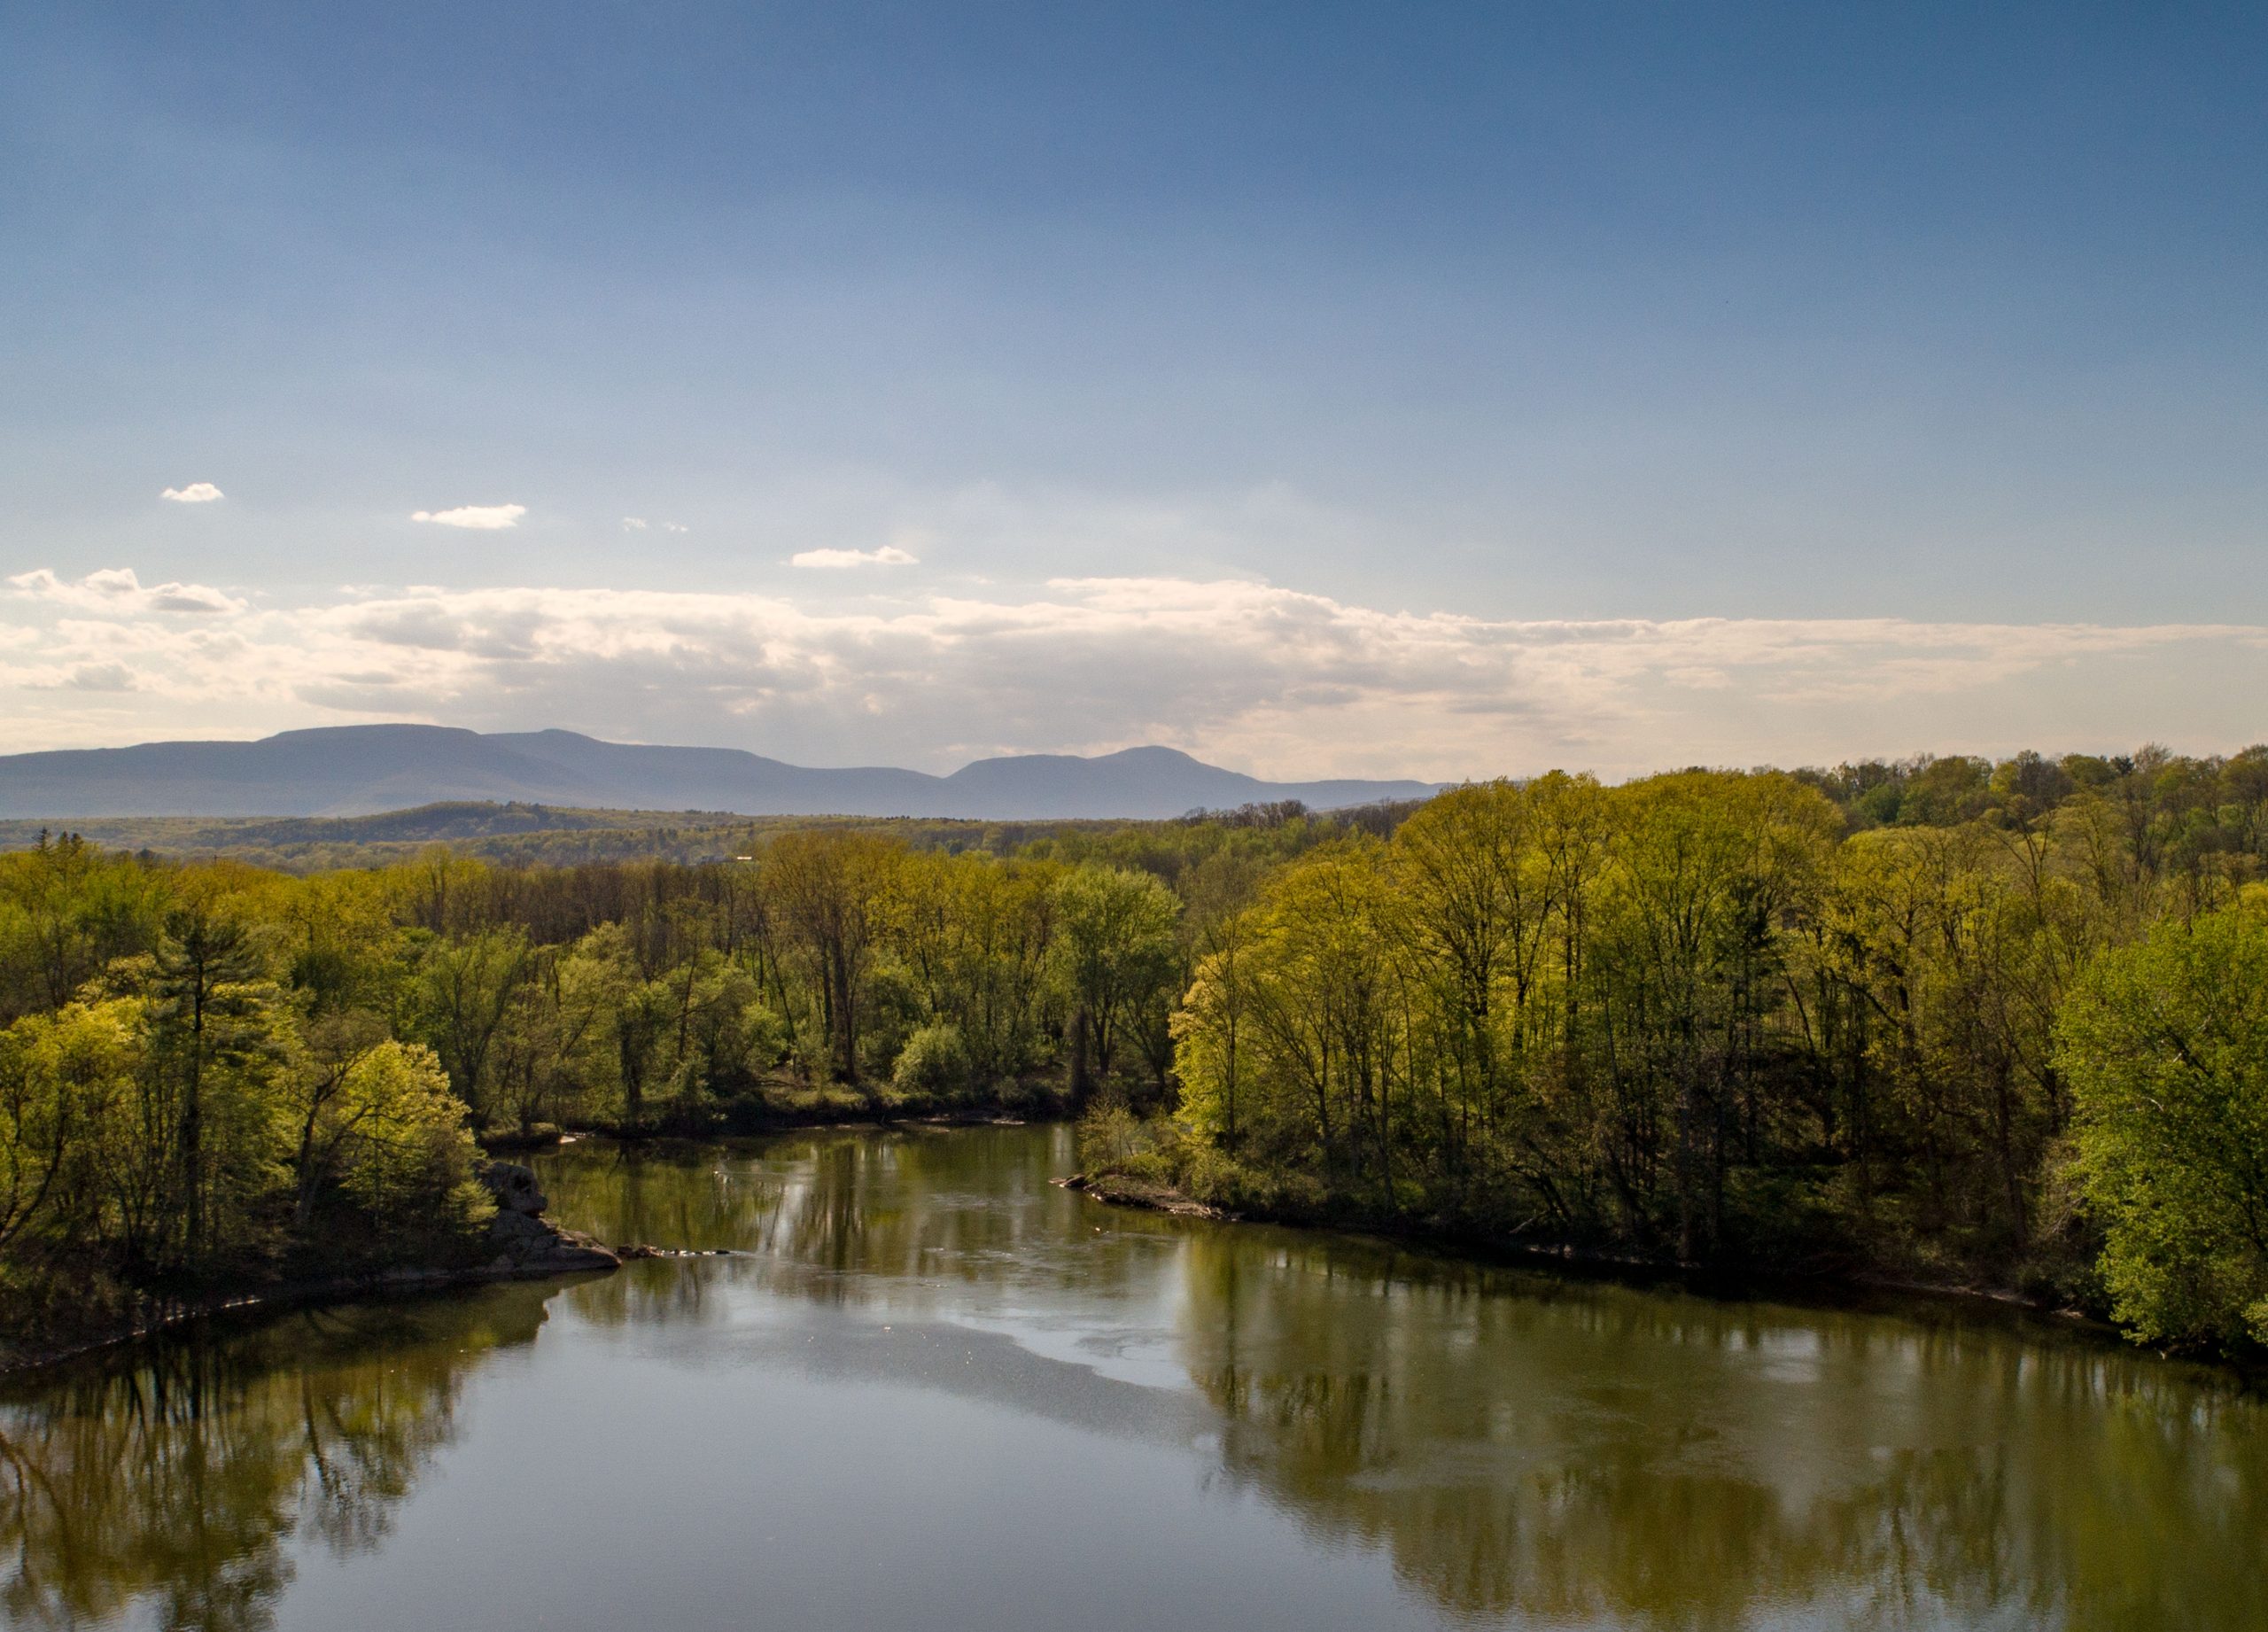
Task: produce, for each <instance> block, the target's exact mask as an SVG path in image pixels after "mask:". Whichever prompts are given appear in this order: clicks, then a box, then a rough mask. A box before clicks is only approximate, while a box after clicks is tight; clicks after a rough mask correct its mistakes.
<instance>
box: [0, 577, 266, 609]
mask: <svg viewBox="0 0 2268 1632" xmlns="http://www.w3.org/2000/svg"><path fill="white" fill-rule="evenodd" d="M8 584H9V587H11V588H12V589H14V590H15V591H16V593H17V595H19V596H21V597H24V598H26V599H29V600H35V601H50V602H60V603H62V604H64V605H66V606H74V607H82V608H86V609H88V610H97V611H112V612H186V613H189V614H191V615H193V616H200V617H205V616H217V615H222V614H227V613H233V612H241V611H243V610H245V602H242V601H239V600H237V598H236V597H235V596H233V595H224V594H223V593H221V591H220V590H218V589H214V588H213V587H211V586H210V585H206V584H180V583H168V584H157V585H153V586H150V587H144V585H143V583H142V580H141V579H139V578H137V577H136V575H135V571H134V569H133V568H132V567H103V568H100V569H98V570H97V571H92V572H89V573H88V574H87V576H86V577H84V578H82V579H77V580H76V581H71V580H66V579H61V578H58V577H57V576H56V574H55V573H54V572H52V571H49V570H48V569H47V568H45V567H40V568H38V569H36V570H35V571H30V572H19V573H17V574H16V575H15V576H14V577H12V578H11V579H9V580H8Z"/></svg>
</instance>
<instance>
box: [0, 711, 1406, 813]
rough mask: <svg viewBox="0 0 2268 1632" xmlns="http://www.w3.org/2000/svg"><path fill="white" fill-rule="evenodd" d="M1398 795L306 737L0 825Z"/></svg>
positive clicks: (1161, 760)
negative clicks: (465, 807) (495, 808)
mask: <svg viewBox="0 0 2268 1632" xmlns="http://www.w3.org/2000/svg"><path fill="white" fill-rule="evenodd" d="M1435 787H1436V784H1433V783H1431V782H1421V781H1410V780H1406V779H1402V780H1367V779H1360V778H1340V779H1327V780H1322V781H1301V782H1277V781H1263V780H1262V779H1261V778H1258V777H1254V776H1247V775H1246V774H1245V773H1242V772H1239V771H1230V770H1225V769H1223V768H1222V767H1221V766H1218V765H1208V764H1206V763H1205V762H1204V761H1202V760H1200V759H1196V758H1192V757H1191V756H1190V755H1188V754H1185V753H1183V752H1181V751H1180V750H1178V749H1171V748H1162V747H1156V746H1146V747H1140V748H1129V749H1122V750H1118V751H1117V752H1115V753H1111V754H1100V755H1096V756H1094V757H1092V758H1087V757H1084V756H1080V755H1075V754H1015V755H1005V756H1000V757H998V758H987V759H978V760H974V761H972V762H971V763H969V764H967V765H963V766H962V767H961V768H960V769H959V770H958V771H954V772H952V773H950V774H948V775H944V776H936V775H932V774H930V773H928V772H923V771H909V770H904V769H900V768H898V767H897V766H892V765H849V766H839V767H824V766H810V765H790V764H788V763H787V762H786V761H784V760H780V759H773V758H766V757H765V756H764V755H761V754H755V753H750V752H748V751H746V750H741V749H733V748H678V747H671V746H667V745H663V744H645V743H632V742H603V741H602V740H600V739H598V738H596V737H590V736H585V735H583V734H581V733H579V732H574V731H565V730H559V729H551V730H545V731H522V732H493V733H483V732H477V731H470V730H467V729H465V728H463V727H455V726H420V725H375V726H318V727H307V728H304V729H300V730H296V731H284V732H278V733H277V734H275V735H273V736H267V737H260V738H258V739H256V740H253V741H250V742H218V741H214V742H206V741H197V740H181V741H172V742H142V743H137V744H135V745H133V746H131V747H126V748H83V749H53V750H44V751H42V752H36V753H27V754H10V755H4V756H0V817H4V818H10V819H14V820H56V821H68V820H74V819H77V818H85V817H124V816H211V817H236V816H276V817H288V816H362V815H371V814H376V813H378V812H384V811H393V810H400V809H404V808H407V807H409V806H413V805H420V804H434V803H439V802H444V801H451V800H487V801H494V802H498V803H509V802H515V801H517V802H524V803H531V804H552V805H571V806H579V807H585V808H594V809H596V808H610V809H617V810H648V811H654V810H661V811H671V810H682V811H704V812H724V813H729V814H733V815H741V816H924V817H948V818H960V819H965V820H1019V819H1040V818H1050V817H1052V818H1061V819H1073V820H1076V819H1107V818H1130V819H1141V818H1152V819H1154V818H1161V817H1169V816H1178V815H1181V814H1183V813H1184V812H1187V811H1191V810H1199V809H1225V808H1231V807H1233V806H1236V805H1239V804H1262V803H1268V802H1271V801H1276V800H1283V799H1297V800H1299V801H1301V803H1302V804H1308V805H1309V806H1311V807H1312V808H1315V809H1317V810H1331V809H1337V808H1341V807H1344V806H1347V805H1350V804H1374V803H1377V802H1379V801H1381V800H1389V799H1412V798H1423V797H1426V796H1427V795H1429V794H1431V793H1432V792H1433V791H1434V790H1435Z"/></svg>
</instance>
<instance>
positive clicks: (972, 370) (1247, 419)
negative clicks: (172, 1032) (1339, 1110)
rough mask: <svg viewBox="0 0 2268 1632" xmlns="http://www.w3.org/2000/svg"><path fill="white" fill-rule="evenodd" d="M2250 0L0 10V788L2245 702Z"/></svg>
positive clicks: (1442, 742) (2037, 741) (1867, 735)
mask: <svg viewBox="0 0 2268 1632" xmlns="http://www.w3.org/2000/svg"><path fill="white" fill-rule="evenodd" d="M2264 68H2268V10H2264V9H2263V8H2261V7H2259V6H2257V5H2226V6H2186V5H2180V4H2150V5H2139V4H2138V5H2124V6H2110V5H2092V4H2056V5H2042V6H2029V5H2023V4H1998V5H1993V6H1990V7H1980V6H1977V5H1974V4H1963V5H1945V6H1938V5H1931V4H1895V5H1892V4H1847V5H1836V6H1821V5H1816V4H1803V5H1786V6H1780V5H1723V4H1654V5H1634V4H1616V3H1614V0H1581V3H1580V4H1560V5H1531V4H1511V3H1510V0H1504V3H1500V4H1486V5H1435V4H1421V3H1408V4H1391V5H1389V4H1374V5H1366V6H1335V5H1329V4H1305V5H1297V6H1293V5H1239V4H1220V3H1216V4H1202V5H1191V6H1186V7H1183V6H1176V5H1171V4H1141V5H1126V6H1119V5H1103V4H1069V5H1066V4H1055V5H1048V6H1009V5H983V4H975V5H936V4H928V5H905V6H896V5H882V6H876V5H865V4H826V5H819V4H812V5H789V4H750V3H747V0H742V3H741V4H716V5H711V4H665V3H664V4H656V3H653V0H649V3H647V4H636V5H627V4H625V5H604V6H598V5H587V4H571V3H563V0H549V3H548V4H536V5H525V6H519V5H484V4H464V3H462V0H460V3H458V4H447V5H433V6H428V5H423V4H416V3H415V0H410V3H395V4H387V5H384V6H366V7H310V6H304V5H279V6H272V7H263V6H243V5H228V4H214V5H206V6H198V7H180V6H175V5H165V6H155V5H151V6H136V5H126V4H116V5H101V4H90V5H74V6H47V7H33V6H20V5H19V6H8V7H0V221H4V223H5V227H4V229H0V380H4V382H5V388H4V389H0V751H21V750H34V749H46V748H60V747H94V746H110V745H116V744H121V743H126V742H138V741H146V740H151V739H158V738H175V737H184V736H228V737H245V736H256V735H261V734H267V733H268V732H271V731H275V730H280V729H288V728H296V727H307V726H315V725H326V724H353V723H361V722H365V721H371V720H387V719H419V720H431V721H436V722H439V723H442V724H449V725H462V726H470V727H476V728H481V729H525V728H532V727H548V726H562V727H569V728H572V729H578V730H583V731H586V732H589V733H591V734H594V735H601V736H606V737H610V738H614V739H617V740H624V741H642V742H687V743H704V744H713V745H719V746H730V747H739V748H747V749H751V750H756V751H758V752H763V753H768V754H772V755H774V756H776V757H779V758H787V759H791V760H796V761H798V762H802V763H808V764H825V765H842V764H873V763H892V764H903V765H915V766H919V767H921V768H925V769H932V770H942V769H950V768H951V767H953V766H955V765H959V764H961V763H963V762H965V761H966V760H967V759H969V758H976V757H979V756H982V755H985V754H990V753H998V752H1023V751H1057V752H1097V751H1106V750H1112V749H1116V748H1121V747H1125V746H1129V745H1131V744H1134V743H1139V742H1164V743H1168V744H1170V745H1172V746H1176V747H1180V748H1184V749H1186V750H1190V751H1192V752H1194V753H1197V754H1200V756H1202V757H1204V758H1209V759H1212V760H1215V761H1216V762H1219V763H1223V764H1227V765H1233V766H1235V767H1237V768H1239V769H1244V770H1250V771H1254V772H1256V773H1262V774H1267V775H1274V776H1282V777H1293V776H1301V777H1304V776H1321V775H1334V774H1378V775H1403V774H1407V775H1420V776H1426V777H1433V778H1441V779H1454V778H1461V777H1466V776H1488V775H1495V774H1526V773H1534V772H1537V771H1541V770H1543V769H1547V768H1550V767H1551V766H1555V765H1559V766H1566V767H1568V768H1577V769H1590V770H1594V771H1597V772H1599V773H1602V774H1604V775H1608V776H1623V775H1630V774H1636V773H1643V772H1645V771H1648V770H1652V769H1657V768H1662V767H1665V766H1670V765H1685V764H1690V763H1709V764H1734V765H1748V764H1758V763H1765V762H1773V763H1779V764H1804V763H1832V762H1834V761H1837V760H1840V759H1844V758H1856V757H1865V756H1874V755H1884V756H1887V755H1899V754H1906V753H1912V752H1917V751H1935V752H1941V753H1942V752H1984V753H1995V754H1999V753H2007V752H2009V751H2013V750H2016V749H2018V748H2022V747H2026V746H2032V747H2039V748H2043V749H2046V750H2050V751H2059V750H2118V749H2124V748H2131V747H2132V746H2134V745H2135V744H2137V743H2139V742H2142V741H2144V740H2157V741H2162V742H2168V743H2171V744H2172V745H2173V746H2175V747H2177V748H2181V749H2186V750H2193V751H2227V750H2234V749H2236V748H2239V747H2241V746H2243V745H2244V744H2246V743H2249V742H2254V741H2257V740H2260V739H2261V738H2263V737H2268V711H2264V710H2263V709H2262V708H2261V706H2260V703H2259V701H2258V700H2259V699H2260V697H2261V696H2264V695H2268V688H2264V681H2268V577H2264V574H2263V573H2262V572H2261V571H2260V565H2261V563H2262V561H2263V559H2264V546H2268V434H2264V433H2268V294H2264V291H2268V115H2264V113H2262V111H2261V98H2260V94H2259V84H2260V80H2261V76H2262V74H2263V72H2264Z"/></svg>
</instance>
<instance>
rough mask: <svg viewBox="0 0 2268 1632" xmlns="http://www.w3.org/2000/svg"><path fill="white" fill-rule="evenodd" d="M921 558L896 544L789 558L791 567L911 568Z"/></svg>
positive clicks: (808, 551)
mask: <svg viewBox="0 0 2268 1632" xmlns="http://www.w3.org/2000/svg"><path fill="white" fill-rule="evenodd" d="M920 561H921V558H920V556H916V555H913V554H912V553H911V552H910V551H907V550H903V549H900V548H898V547H897V545H895V544H885V545H883V546H882V548H880V549H806V550H802V551H799V552H797V553H796V554H795V555H793V556H788V565H789V566H791V567H822V568H836V569H839V568H843V567H911V566H918V565H920Z"/></svg>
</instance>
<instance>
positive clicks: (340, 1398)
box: [0, 1128, 2268, 1632]
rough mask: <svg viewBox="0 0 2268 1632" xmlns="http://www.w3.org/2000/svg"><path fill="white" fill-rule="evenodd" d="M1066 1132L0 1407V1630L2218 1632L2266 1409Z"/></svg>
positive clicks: (590, 1219)
mask: <svg viewBox="0 0 2268 1632" xmlns="http://www.w3.org/2000/svg"><path fill="white" fill-rule="evenodd" d="M1072 1162H1073V1153H1072V1150H1071V1145H1070V1139H1069V1134H1068V1130H1066V1129H1062V1128H1000V1129H979V1130H964V1131H934V1132H889V1133H881V1132H834V1133H822V1134H816V1135H811V1136H804V1137H798V1138H794V1139H783V1140H779V1141H775V1142H772V1143H769V1144H764V1145H750V1146H734V1147H731V1148H725V1147H703V1148H698V1149H687V1150H682V1151H678V1152H674V1153H670V1154H656V1153H646V1154H635V1155H633V1154H625V1153H623V1152H621V1151H618V1150H617V1149H614V1148H611V1147H607V1146H590V1145H584V1146H570V1147H568V1148H566V1149H564V1150H563V1151H561V1152H560V1153H559V1154H556V1155H555V1156H551V1157H547V1158H545V1159H544V1160H543V1162H541V1164H540V1165H541V1168H542V1171H543V1177H544V1182H545V1183H546V1185H548V1188H549V1189H550V1191H551V1194H552V1197H553V1202H554V1211H555V1213H556V1214H558V1215H560V1216H563V1218H564V1219H565V1220H566V1221H567V1222H569V1223H571V1224H578V1225H580V1226H583V1227H585V1228H588V1229H592V1230H594V1231H596V1232H598V1233H600V1234H601V1235H602V1236H605V1237H607V1238H608V1239H610V1240H644V1241H650V1242H652V1243H654V1244H656V1245H657V1246H667V1247H698V1248H704V1249H708V1248H727V1249H730V1251H731V1253H732V1254H733V1255H730V1256H716V1257H703V1258H696V1259H667V1260H659V1261H654V1262H648V1263H634V1264H632V1265H630V1266H629V1267H627V1268H626V1269H625V1271H623V1272H622V1273H621V1274H619V1275H617V1276H613V1277H610V1278H603V1279H597V1280H588V1281H584V1282H581V1283H579V1284H575V1285H545V1286H501V1287H492V1288H484V1289H480V1290H477V1291H472V1292H468V1293H465V1294H452V1295H447V1296H438V1297H431V1298H426V1299H423V1300H418V1301H414V1302H401V1303H394V1304H388V1305H372V1306H364V1307H356V1308H348V1309H330V1310H325V1311H318V1312H307V1313H300V1314H294V1315H290V1316H286V1317H278V1318H274V1319H269V1320H266V1321H261V1322H256V1323H253V1322H247V1323H242V1324H236V1325H225V1326H221V1327H219V1328H217V1329H213V1330H207V1331H202V1332H198V1333H191V1334H188V1335H185V1336H183V1337H181V1338H179V1339H176V1340H171V1341H166V1342H163V1343H159V1344H153V1345H149V1346H145V1347H144V1348H139V1349H136V1350H134V1351H131V1352H126V1353H121V1354H118V1355H114V1356H109V1357H106V1358H105V1359H102V1360H99V1361H97V1362H94V1363H90V1364H85V1365H82V1366H81V1367H78V1368H77V1369H75V1370H73V1371H71V1372H67V1373H66V1374H63V1375H59V1376H50V1377H49V1378H47V1379H43V1380H42V1381H41V1382H39V1383H38V1384H37V1385H35V1386H19V1387H17V1388H16V1389H15V1390H14V1391H13V1392H12V1393H10V1394H7V1395H4V1396H0V1624H4V1625H7V1626H10V1627H27V1628H29V1627H97V1626H99V1627H110V1626H128V1627H144V1626H149V1627H159V1626H162V1627H213V1628H264V1627H277V1628H310V1629H313V1632H348V1629H353V1632H363V1629H366V1628H395V1627H401V1628H459V1627H463V1628H472V1627H497V1626H506V1627H512V1628H608V1629H612V1628H643V1629H646V1632H679V1629H680V1628H682V1629H685V1632H695V1629H699V1628H751V1627H781V1628H791V1627H792V1628H851V1629H856V1628H909V1629H910V1628H920V1629H921V1632H962V1629H964V1628H967V1629H972V1632H973V1629H975V1628H1023V1627H1035V1628H1052V1627H1057V1626H1065V1627H1077V1628H1142V1629H1143V1632H1158V1629H1159V1628H1298V1629H1300V1632H1316V1629H1317V1628H1356V1627H1359V1628H1396V1627H1433V1626H1444V1625H1449V1626H1510V1627H1551V1628H1624V1627H1627V1628H1796V1627H1864V1628H1938V1627H1945V1628H2034V1627H2050V1628H2153V1629H2155V1628H2247V1629H2249V1632H2257V1629H2258V1628H2268V1579H2264V1578H2268V1572H2264V1568H2263V1566H2264V1564H2268V1411H2264V1410H2263V1408H2262V1407H2261V1406H2260V1405H2259V1404H2257V1403H2254V1402H2251V1401H2249V1400H2247V1399H2244V1398H2241V1397H2239V1396H2236V1395H2233V1394H2231V1393H2230V1392H2228V1391H2227V1390H2226V1389H2225V1388H2224V1387H2221V1386H2220V1385H2219V1384H2218V1382H2217V1381H2216V1379H2213V1378H2212V1377H2211V1376H2210V1374H2206V1373H2202V1372H2190V1371H2186V1370H2183V1369H2180V1368H2177V1367H2173V1366H2168V1365H2163V1364H2155V1363H2152V1362H2149V1361H2148V1360H2146V1359H2141V1358H2138V1357H2134V1356H2128V1355H2125V1354H2124V1353H2120V1352H2117V1351H2114V1350H2107V1349H2105V1348H2101V1347H2100V1346H2097V1345H2094V1344H2091V1343H2088V1342H2085V1341H2070V1340H2065V1339H2059V1338H2056V1337H2054V1336H2052V1335H2047V1334H2044V1333H2037V1332H2031V1333H2027V1332H2026V1331H2024V1330H2022V1329H2020V1328H2018V1327H2016V1326H2015V1325H2010V1324H2008V1323H2004V1322H1995V1321H1990V1320H1983V1319H1979V1318H1977V1317H1971V1316H1967V1315H1952V1314H1942V1313H1941V1314H1937V1315H1933V1316H1917V1315H1915V1314H1914V1313H1912V1312H1911V1311H1909V1312H1907V1313H1904V1314H1866V1313H1855V1312H1845V1311H1833V1312H1821V1311H1817V1310H1806V1309H1794V1308H1789V1307H1783V1306H1781V1305H1778V1304H1771V1303H1724V1302H1709V1301H1705V1300H1701V1299H1697V1298H1694V1297H1690V1296H1687V1295H1683V1294H1668V1293H1660V1292H1648V1291H1638V1290H1633V1289H1629V1288H1625V1287H1618V1286H1597V1285H1591V1284H1585V1283H1579V1282H1566V1281H1559V1280H1554V1279H1550V1278H1543V1277H1539V1276H1534V1275H1529V1274H1525V1273H1520V1272H1514V1271H1504V1270H1501V1269H1482V1268H1475V1267H1472V1266H1470V1265H1461V1264H1457V1263H1450V1262H1446V1261H1442V1260H1439V1259H1435V1258H1432V1257H1428V1256H1425V1255H1413V1254H1410V1253H1409V1252H1406V1251H1397V1250H1395V1249H1394V1248H1391V1247H1385V1246H1381V1245H1379V1244H1376V1243H1371V1242H1363V1241H1357V1240H1344V1239H1340V1238H1334V1237H1328V1236H1318V1235H1309V1234H1297V1233H1293V1232H1283V1231H1276V1230H1270V1229H1262V1228H1257V1227H1252V1226H1222V1225H1213V1224H1200V1223H1195V1222H1191V1221H1184V1220H1173V1219H1166V1218H1161V1217H1157V1216H1149V1215H1144V1214H1136V1213H1126V1212H1120V1211H1115V1210H1113V1209H1110V1208H1104V1207H1102V1206H1099V1205H1098V1204H1096V1203H1093V1202H1091V1201H1086V1200H1085V1199H1084V1198H1083V1197H1081V1196H1079V1195H1076V1194H1075V1193H1068V1192H1065V1191H1062V1190H1060V1189H1056V1188H1053V1187H1052V1186H1050V1185H1048V1183H1047V1182H1046V1181H1047V1179H1048V1178H1049V1177H1051V1176H1052V1175H1057V1174H1060V1173H1064V1172H1067V1171H1068V1170H1070V1168H1071V1166H1072Z"/></svg>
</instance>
